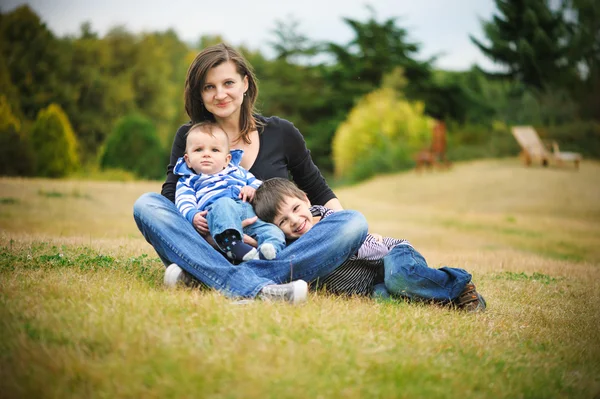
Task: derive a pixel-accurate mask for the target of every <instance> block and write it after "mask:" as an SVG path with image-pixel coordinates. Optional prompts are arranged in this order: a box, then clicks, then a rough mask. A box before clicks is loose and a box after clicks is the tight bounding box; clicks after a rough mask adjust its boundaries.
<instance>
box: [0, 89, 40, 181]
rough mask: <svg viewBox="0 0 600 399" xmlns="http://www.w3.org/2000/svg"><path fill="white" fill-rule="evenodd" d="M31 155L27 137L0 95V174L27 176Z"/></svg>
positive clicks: (29, 169) (31, 160) (31, 167)
mask: <svg viewBox="0 0 600 399" xmlns="http://www.w3.org/2000/svg"><path fill="white" fill-rule="evenodd" d="M32 162H33V156H32V153H31V146H30V145H29V141H28V140H27V137H26V136H25V135H24V134H23V132H22V130H21V122H20V121H19V119H17V118H16V117H15V116H14V114H13V112H12V109H11V106H10V104H9V103H8V101H7V100H6V97H5V96H2V95H0V175H2V176H28V175H31V173H32V172H33V166H32Z"/></svg>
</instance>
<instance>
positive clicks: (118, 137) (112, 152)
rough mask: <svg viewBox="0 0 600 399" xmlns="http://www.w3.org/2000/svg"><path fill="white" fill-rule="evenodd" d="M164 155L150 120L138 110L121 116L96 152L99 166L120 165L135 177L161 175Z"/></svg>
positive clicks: (149, 177) (117, 167)
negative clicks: (97, 152)
mask: <svg viewBox="0 0 600 399" xmlns="http://www.w3.org/2000/svg"><path fill="white" fill-rule="evenodd" d="M167 161H168V157H167V156H166V154H165V151H164V150H163V147H162V145H161V143H160V139H159V137H158V134H157V132H156V128H155V126H154V125H153V124H152V122H151V121H150V120H149V119H148V118H146V117H144V116H142V115H139V114H131V115H127V116H125V117H123V118H121V119H120V120H119V121H118V122H117V124H116V126H115V128H114V130H113V132H112V133H111V134H110V136H108V139H107V140H106V144H105V147H104V151H103V152H102V155H101V156H100V167H101V168H102V169H109V168H115V169H124V170H126V171H128V172H133V173H135V174H136V175H137V176H138V177H142V178H147V179H161V178H162V177H163V176H164V175H165V165H166V163H167Z"/></svg>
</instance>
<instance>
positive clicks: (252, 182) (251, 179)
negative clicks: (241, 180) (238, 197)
mask: <svg viewBox="0 0 600 399" xmlns="http://www.w3.org/2000/svg"><path fill="white" fill-rule="evenodd" d="M244 172H245V173H246V184H247V185H249V186H250V187H252V188H253V189H255V190H256V189H258V188H259V187H260V185H261V184H262V180H258V179H257V178H256V177H255V176H254V175H253V174H252V173H250V172H248V171H247V170H244Z"/></svg>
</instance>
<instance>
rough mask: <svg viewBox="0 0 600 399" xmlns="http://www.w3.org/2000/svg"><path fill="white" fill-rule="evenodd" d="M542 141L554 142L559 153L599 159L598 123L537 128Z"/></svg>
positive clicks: (599, 134) (599, 131) (578, 122)
mask: <svg viewBox="0 0 600 399" xmlns="http://www.w3.org/2000/svg"><path fill="white" fill-rule="evenodd" d="M536 130H537V131H538V133H539V134H540V136H541V137H542V138H543V139H547V140H556V142H558V144H559V145H560V150H561V151H575V152H580V153H581V154H582V155H583V156H584V157H588V158H595V159H598V158H600V123H598V122H596V121H576V122H572V123H565V124H562V125H557V126H548V127H538V126H536Z"/></svg>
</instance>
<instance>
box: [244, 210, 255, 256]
mask: <svg viewBox="0 0 600 399" xmlns="http://www.w3.org/2000/svg"><path fill="white" fill-rule="evenodd" d="M257 220H258V216H254V217H252V218H250V219H244V220H242V228H244V227H246V226H250V225H251V224H252V223H254V222H256V221H257ZM244 242H245V243H246V244H248V245H252V246H253V247H254V248H256V247H258V242H257V241H256V240H255V239H254V238H252V237H250V236H249V235H248V234H244Z"/></svg>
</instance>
